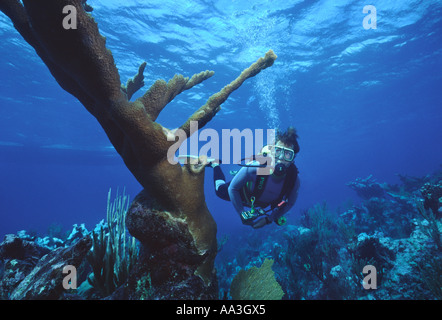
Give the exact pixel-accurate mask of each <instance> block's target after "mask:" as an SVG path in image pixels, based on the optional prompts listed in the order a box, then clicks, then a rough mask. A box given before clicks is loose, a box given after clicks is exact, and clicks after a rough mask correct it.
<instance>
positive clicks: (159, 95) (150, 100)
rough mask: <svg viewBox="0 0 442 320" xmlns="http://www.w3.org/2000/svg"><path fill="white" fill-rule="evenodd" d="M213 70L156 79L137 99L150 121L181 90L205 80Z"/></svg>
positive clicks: (154, 118)
mask: <svg viewBox="0 0 442 320" xmlns="http://www.w3.org/2000/svg"><path fill="white" fill-rule="evenodd" d="M213 74H214V72H213V71H207V70H206V71H203V72H200V73H198V74H195V75H193V76H192V78H191V79H190V80H189V78H187V77H186V78H185V77H183V76H182V75H175V76H174V77H173V78H172V79H171V80H169V82H167V83H166V81H164V80H157V81H156V82H155V83H154V84H153V85H152V86H151V87H150V89H149V90H148V91H147V92H146V93H145V94H144V96H142V97H141V98H139V99H138V100H137V101H139V102H141V103H142V104H143V105H144V108H145V109H146V112H147V114H148V115H149V116H150V118H151V120H152V121H155V120H156V119H157V117H158V115H159V114H160V112H161V111H162V110H163V109H164V107H165V106H166V105H167V104H168V103H169V102H171V101H172V100H173V99H174V98H175V97H176V96H177V95H179V94H180V93H181V92H183V91H185V90H188V89H190V88H192V87H193V86H195V85H197V84H199V83H201V82H203V81H204V80H207V79H208V78H210V77H211V76H213Z"/></svg>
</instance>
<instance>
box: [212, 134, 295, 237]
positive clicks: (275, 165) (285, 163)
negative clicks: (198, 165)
mask: <svg viewBox="0 0 442 320" xmlns="http://www.w3.org/2000/svg"><path fill="white" fill-rule="evenodd" d="M297 139H298V135H297V134H296V130H295V128H293V127H289V128H288V129H287V131H286V132H285V133H283V134H281V133H280V132H278V133H277V135H276V144H275V145H267V146H265V147H264V148H263V149H262V150H261V153H260V154H259V156H260V157H261V159H259V158H258V156H254V157H253V158H254V159H253V161H251V162H249V163H247V164H245V165H242V168H241V169H240V170H239V171H238V172H236V173H235V172H234V174H235V176H234V177H233V179H232V180H231V181H230V182H226V178H225V176H224V173H223V171H222V170H221V167H220V165H219V163H218V162H216V161H212V162H209V163H208V164H207V166H210V167H212V168H213V169H214V172H213V180H214V184H215V192H216V195H217V196H218V197H220V198H221V199H223V200H227V201H231V202H232V204H233V206H234V208H235V210H236V211H237V212H238V214H239V216H240V218H241V221H242V223H243V224H245V225H249V226H251V227H253V228H254V229H257V228H262V227H264V226H265V225H268V224H271V223H272V222H275V223H276V224H277V225H280V226H281V225H284V224H285V223H286V218H285V217H284V214H285V213H286V212H287V211H289V210H290V209H291V208H292V207H293V205H294V204H295V202H296V199H297V197H298V190H299V186H300V182H299V178H298V169H297V168H296V166H295V164H294V159H295V156H296V154H297V153H298V152H299V145H298V141H297ZM268 157H270V159H271V160H272V166H271V168H272V169H271V174H267V175H260V174H259V171H258V169H259V168H262V167H263V165H262V162H261V161H258V160H265V162H266V163H267V161H268V160H269V158H268ZM244 207H248V208H250V209H249V210H245V208H244ZM267 207H269V209H266V208H267Z"/></svg>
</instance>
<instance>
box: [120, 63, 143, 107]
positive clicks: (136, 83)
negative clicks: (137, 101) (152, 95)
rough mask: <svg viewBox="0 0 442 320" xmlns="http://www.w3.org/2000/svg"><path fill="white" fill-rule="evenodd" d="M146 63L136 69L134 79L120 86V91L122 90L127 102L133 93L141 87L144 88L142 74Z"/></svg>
mask: <svg viewBox="0 0 442 320" xmlns="http://www.w3.org/2000/svg"><path fill="white" fill-rule="evenodd" d="M146 64H147V63H146V62H143V63H142V64H141V65H140V67H139V68H138V73H137V74H136V75H135V77H133V78H131V79H129V80H127V83H126V85H125V86H124V85H121V90H123V91H124V92H125V93H126V96H127V100H130V99H131V98H132V96H133V95H134V93H135V92H137V91H138V90H140V89H141V88H142V87H144V76H143V72H144V69H145V68H146Z"/></svg>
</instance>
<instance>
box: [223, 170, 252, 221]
mask: <svg viewBox="0 0 442 320" xmlns="http://www.w3.org/2000/svg"><path fill="white" fill-rule="evenodd" d="M255 171H256V168H253V167H243V168H241V170H239V171H238V173H237V174H236V175H235V177H233V179H232V181H231V182H230V185H229V189H228V191H229V197H230V201H232V204H233V207H234V208H235V210H236V212H238V214H241V213H242V212H243V211H244V206H243V203H242V199H241V192H242V188H243V187H244V186H245V185H246V183H247V182H248V181H254V176H255V175H256V173H255Z"/></svg>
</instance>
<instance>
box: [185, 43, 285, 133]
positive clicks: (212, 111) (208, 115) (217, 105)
mask: <svg viewBox="0 0 442 320" xmlns="http://www.w3.org/2000/svg"><path fill="white" fill-rule="evenodd" d="M276 58H277V57H276V55H275V53H274V52H273V51H272V50H269V51H268V52H267V53H266V54H265V56H264V57H261V58H259V59H258V61H256V62H255V63H254V64H252V65H251V66H250V67H248V68H247V69H245V70H244V71H243V72H242V73H241V74H240V76H239V77H238V78H236V79H235V80H233V81H232V82H231V83H230V84H228V85H227V86H225V87H224V88H223V89H222V90H221V91H220V92H218V93H215V94H214V95H212V96H211V97H210V98H209V100H208V101H207V102H206V103H205V104H204V105H203V106H202V107H201V108H199V109H198V110H197V111H196V112H195V113H194V114H193V115H192V116H191V117H190V118H189V119H187V121H186V122H185V123H184V124H183V125H182V126H181V128H180V129H182V130H184V132H186V133H187V135H188V136H189V135H190V122H191V121H197V122H198V128H200V129H201V128H202V127H204V126H205V125H206V124H207V123H208V122H209V121H210V120H212V118H213V117H214V116H215V115H216V114H217V112H218V111H219V110H221V104H222V103H224V102H225V101H226V100H227V98H228V97H229V95H230V94H231V93H232V92H233V91H235V90H236V89H238V88H239V87H240V86H241V85H242V84H243V82H244V81H246V80H247V79H248V78H251V77H254V76H256V75H257V74H258V73H260V72H261V71H262V70H264V69H266V68H268V67H270V66H272V65H273V63H274V61H275V60H276Z"/></svg>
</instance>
